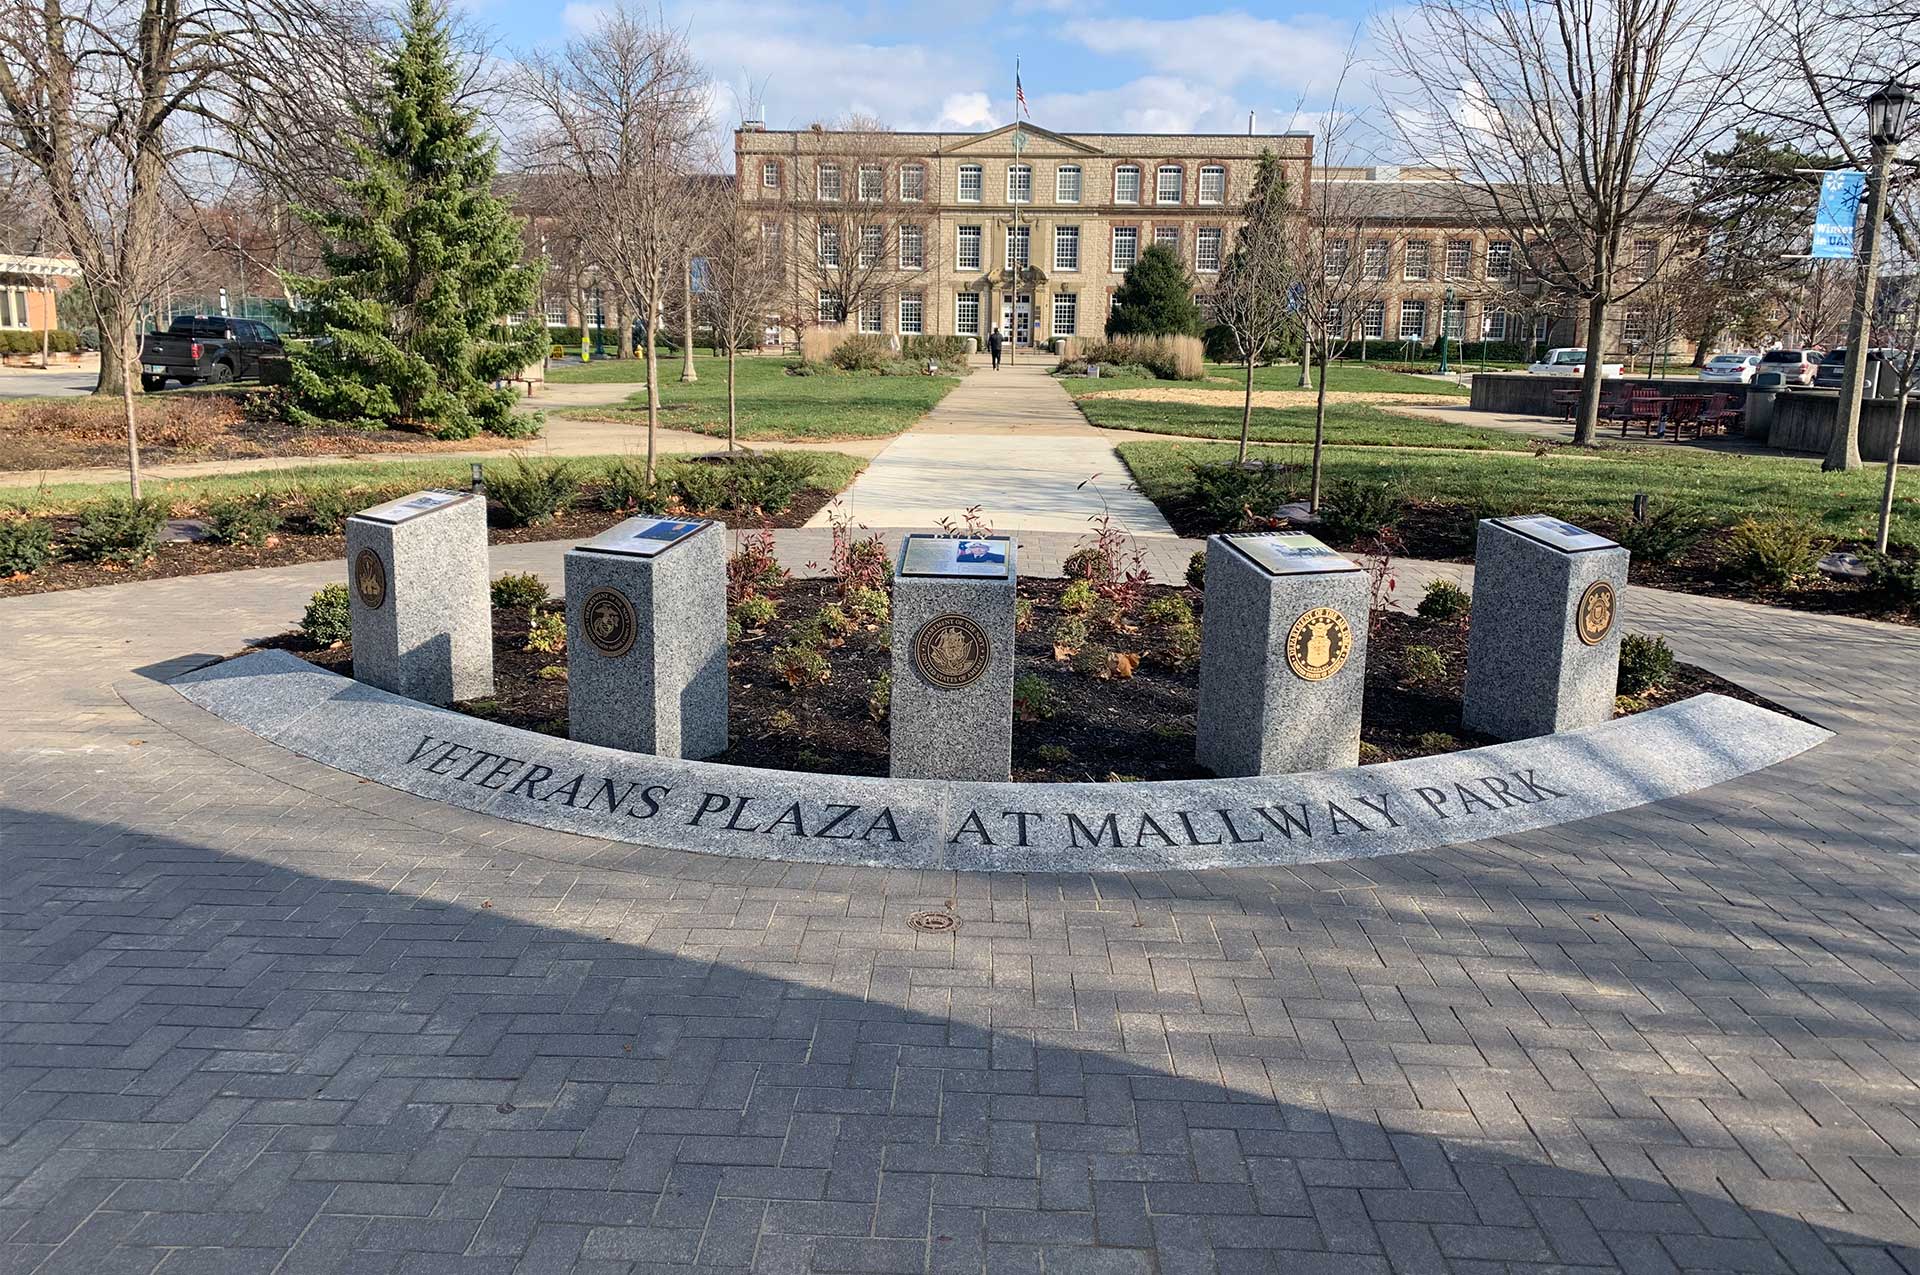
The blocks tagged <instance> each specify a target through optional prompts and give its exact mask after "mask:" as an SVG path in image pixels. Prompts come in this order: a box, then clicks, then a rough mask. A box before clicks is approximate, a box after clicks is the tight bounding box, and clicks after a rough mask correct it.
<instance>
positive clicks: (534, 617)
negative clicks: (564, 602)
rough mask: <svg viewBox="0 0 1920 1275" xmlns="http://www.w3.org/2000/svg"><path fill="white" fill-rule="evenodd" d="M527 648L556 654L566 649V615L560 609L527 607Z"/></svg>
mask: <svg viewBox="0 0 1920 1275" xmlns="http://www.w3.org/2000/svg"><path fill="white" fill-rule="evenodd" d="M527 649H528V650H529V651H540V652H543V653H545V654H547V655H558V654H560V652H562V651H564V650H566V649H567V617H566V615H565V613H563V612H560V611H543V610H541V609H540V608H539V607H537V606H530V607H528V608H527Z"/></svg>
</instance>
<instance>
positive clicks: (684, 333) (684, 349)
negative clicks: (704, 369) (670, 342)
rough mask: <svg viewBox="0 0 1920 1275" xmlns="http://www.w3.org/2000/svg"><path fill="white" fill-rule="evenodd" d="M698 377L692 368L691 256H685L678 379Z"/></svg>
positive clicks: (687, 381)
mask: <svg viewBox="0 0 1920 1275" xmlns="http://www.w3.org/2000/svg"><path fill="white" fill-rule="evenodd" d="M699 379H700V374H699V373H698V372H696V371H694V370H693V258H692V257H688V258H687V266H686V269H684V270H682V271H681V272H680V380H681V382H682V383H683V384H688V383H691V382H694V381H697V380H699Z"/></svg>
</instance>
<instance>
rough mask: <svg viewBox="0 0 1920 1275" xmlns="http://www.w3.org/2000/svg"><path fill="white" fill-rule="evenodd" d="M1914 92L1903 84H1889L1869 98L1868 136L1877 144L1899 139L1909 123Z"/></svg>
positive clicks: (1891, 142) (1889, 143)
mask: <svg viewBox="0 0 1920 1275" xmlns="http://www.w3.org/2000/svg"><path fill="white" fill-rule="evenodd" d="M1912 104H1913V94H1912V92H1911V91H1909V90H1908V89H1907V87H1906V86H1905V85H1902V84H1897V83H1895V84H1888V85H1887V86H1886V87H1885V88H1883V89H1881V90H1880V91H1879V92H1878V93H1875V94H1874V95H1873V96H1872V97H1869V98H1868V99H1867V137H1868V138H1869V140H1871V141H1872V142H1873V144H1874V145H1875V146H1890V145H1892V144H1893V143H1894V142H1895V141H1898V140H1899V138H1900V134H1901V132H1902V130H1904V129H1905V128H1906V124H1907V108H1908V107H1909V106H1911V105H1912Z"/></svg>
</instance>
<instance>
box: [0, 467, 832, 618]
mask: <svg viewBox="0 0 1920 1275" xmlns="http://www.w3.org/2000/svg"><path fill="white" fill-rule="evenodd" d="M591 494H592V492H591V489H589V492H588V495H587V497H586V498H583V499H581V500H580V501H578V502H576V504H575V505H574V506H573V507H572V508H571V509H569V510H567V511H566V512H565V513H562V514H559V515H558V516H556V517H554V518H553V519H552V520H550V521H548V522H543V523H536V524H534V525H533V526H530V527H490V528H488V530H487V543H489V544H496V545H517V544H526V543H528V542H530V541H536V540H574V541H578V540H586V539H589V538H591V537H593V536H596V535H598V534H599V533H601V532H602V531H605V530H606V529H607V528H608V527H611V526H613V524H615V523H617V522H619V521H620V520H622V519H623V518H631V517H633V515H634V511H632V510H627V511H624V512H608V511H605V510H602V509H600V508H598V507H596V506H595V505H594V503H593V501H592V499H591ZM834 495H835V493H833V492H829V491H825V490H822V489H820V488H817V487H807V488H803V489H802V490H801V492H800V493H799V494H798V495H797V496H795V497H794V500H793V503H792V504H791V505H789V506H788V507H787V509H786V510H785V511H784V512H782V513H778V514H752V515H748V514H742V513H740V512H738V511H734V510H728V511H724V512H719V513H713V514H710V515H699V516H709V517H714V518H718V519H719V520H721V521H722V522H724V523H726V524H727V526H728V527H729V528H740V529H742V530H748V531H757V530H760V529H762V528H786V527H800V526H804V525H805V524H806V521H807V519H809V518H811V517H813V515H814V514H816V513H818V512H820V510H822V509H824V508H825V507H826V505H827V503H828V502H829V501H831V500H832V499H833V498H834ZM53 522H54V526H55V534H56V536H58V535H59V534H61V533H62V532H64V531H65V530H66V529H67V527H69V526H71V525H72V523H73V519H72V518H71V517H56V518H54V519H53ZM307 530H308V529H307V528H306V527H305V524H303V523H300V522H298V521H294V520H290V521H289V523H288V527H287V529H286V530H283V531H281V532H279V533H278V534H276V535H274V536H271V537H269V538H268V540H267V543H266V544H265V545H262V546H260V547H259V548H253V547H250V546H247V545H223V544H216V543H214V542H213V541H210V540H201V541H192V542H185V541H182V542H174V543H168V544H163V545H161V546H160V547H159V548H158V549H157V550H155V552H154V555H153V556H152V557H151V558H148V559H147V560H146V561H145V562H141V563H137V564H134V565H132V566H121V565H118V564H115V563H102V562H52V563H48V564H47V565H46V566H44V567H42V568H40V570H38V571H35V572H33V573H32V574H31V575H19V576H12V577H0V598H6V597H16V596H19V595H22V594H28V593H53V592H56V591H58V590H61V589H91V588H93V587H95V586H96V585H103V584H128V583H131V582H133V581H137V580H168V579H172V578H174V577H176V576H198V575H212V574H214V573H216V572H221V571H249V570H252V569H253V568H255V567H290V566H295V565H297V564H299V563H302V562H322V561H325V560H326V559H329V558H344V557H345V556H346V553H347V538H346V537H345V536H344V535H335V534H330V533H328V534H303V532H306V531H307ZM342 578H343V579H344V578H345V577H344V576H343V577H342Z"/></svg>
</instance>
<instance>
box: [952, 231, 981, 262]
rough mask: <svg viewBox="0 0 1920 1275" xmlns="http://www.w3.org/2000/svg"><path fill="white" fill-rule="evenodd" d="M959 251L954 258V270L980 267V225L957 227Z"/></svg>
mask: <svg viewBox="0 0 1920 1275" xmlns="http://www.w3.org/2000/svg"><path fill="white" fill-rule="evenodd" d="M958 243H959V245H960V251H959V254H958V256H957V257H956V258H955V266H954V268H955V269H956V270H978V269H980V227H978V226H961V227H960V229H959V239H958Z"/></svg>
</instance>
